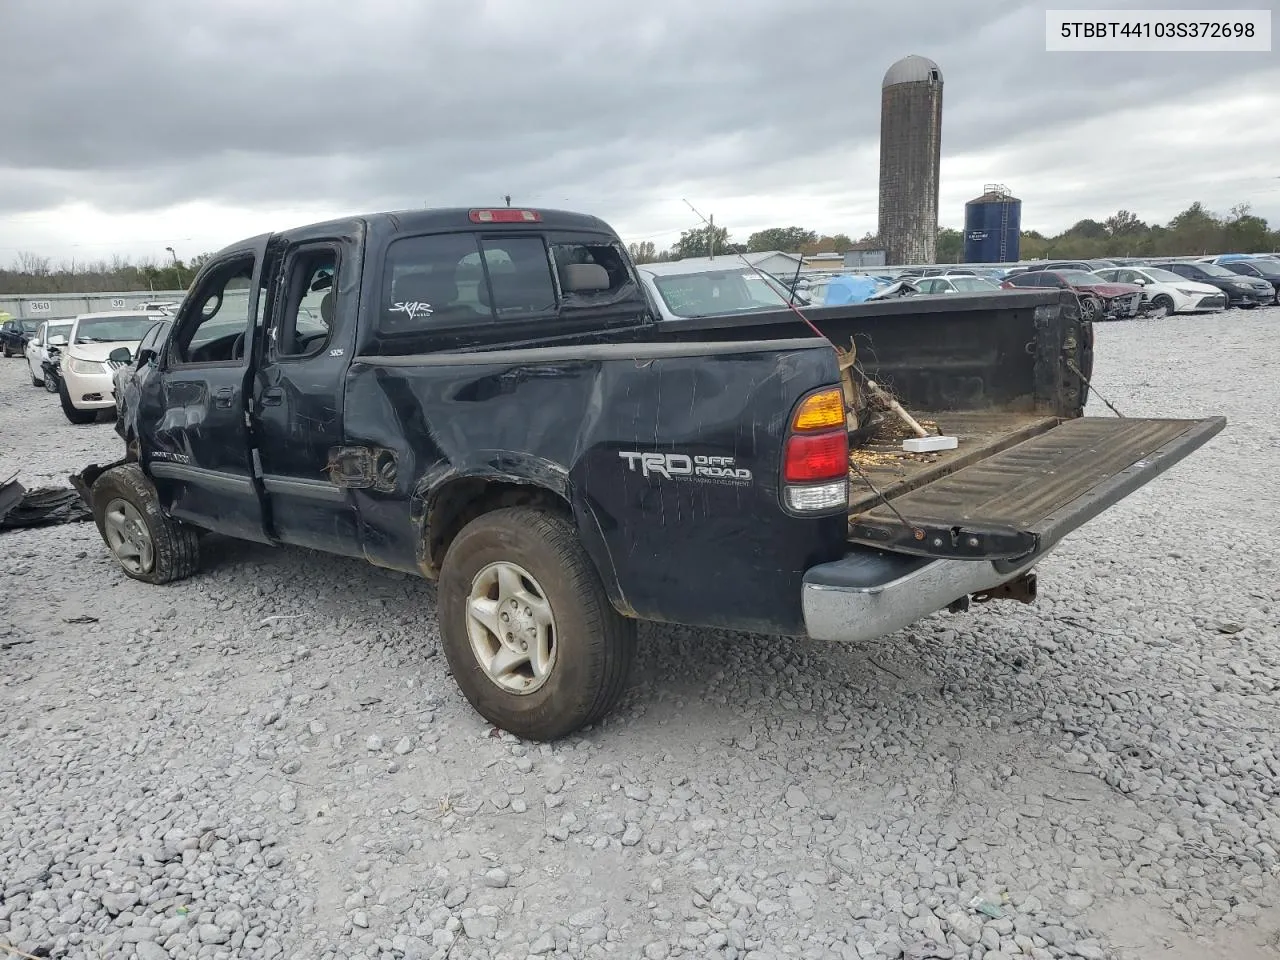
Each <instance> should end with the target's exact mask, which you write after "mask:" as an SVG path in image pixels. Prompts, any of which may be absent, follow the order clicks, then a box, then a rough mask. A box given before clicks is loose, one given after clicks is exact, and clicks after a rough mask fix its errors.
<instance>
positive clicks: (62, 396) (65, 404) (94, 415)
mask: <svg viewBox="0 0 1280 960" xmlns="http://www.w3.org/2000/svg"><path fill="white" fill-rule="evenodd" d="M58 399H59V400H61V401H62V412H63V413H65V414H66V415H67V419H68V420H70V421H71V422H72V423H76V424H85V423H93V421H95V420H97V419H98V411H97V410H77V409H76V407H75V405H74V404H73V403H72V402H71V394H69V393H67V382H66V381H65V380H63V381H61V382H59V384H58Z"/></svg>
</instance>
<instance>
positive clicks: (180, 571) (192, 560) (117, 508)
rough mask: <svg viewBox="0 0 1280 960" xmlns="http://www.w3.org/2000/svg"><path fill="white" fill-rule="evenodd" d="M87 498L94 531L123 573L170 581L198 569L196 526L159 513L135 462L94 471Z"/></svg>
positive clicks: (153, 494) (157, 503) (145, 579)
mask: <svg viewBox="0 0 1280 960" xmlns="http://www.w3.org/2000/svg"><path fill="white" fill-rule="evenodd" d="M91 499H92V500H93V519H94V522H96V523H97V525H98V532H99V533H100V534H102V539H103V541H104V542H105V543H106V544H107V548H108V549H109V550H110V551H111V555H112V556H113V557H115V559H116V562H117V563H119V564H120V568H121V569H122V570H124V572H125V574H127V575H128V576H130V577H132V578H133V579H135V580H141V581H142V582H143V583H171V582H173V581H174V580H183V579H185V578H187V577H189V576H191V575H192V574H194V573H195V572H196V571H197V570H199V569H200V544H199V540H198V539H197V536H196V531H195V530H194V529H193V528H192V527H188V526H186V525H184V524H181V523H179V522H177V521H176V520H172V519H170V518H169V517H167V516H165V513H164V511H163V510H162V509H161V508H160V500H159V498H158V497H157V496H156V490H155V487H153V486H152V485H151V481H150V480H148V479H147V476H146V474H144V473H143V472H142V468H141V467H139V466H138V465H137V464H136V463H126V464H123V465H121V466H118V467H112V468H111V469H110V470H108V471H107V472H106V473H104V474H103V475H102V476H100V477H99V478H98V479H97V481H96V482H95V483H94V485H93V491H92V496H91ZM144 542H145V543H146V546H145V547H141V545H142V544H143V543H144ZM139 547H141V549H139Z"/></svg>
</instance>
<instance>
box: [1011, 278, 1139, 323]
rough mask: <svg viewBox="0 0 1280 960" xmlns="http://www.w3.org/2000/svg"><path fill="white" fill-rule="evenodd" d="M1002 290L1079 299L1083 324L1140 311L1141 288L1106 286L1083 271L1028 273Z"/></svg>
mask: <svg viewBox="0 0 1280 960" xmlns="http://www.w3.org/2000/svg"><path fill="white" fill-rule="evenodd" d="M1002 285H1003V286H1005V287H1007V288H1009V289H1011V290H1017V289H1024V288H1027V287H1057V288H1058V289H1060V290H1071V291H1073V292H1074V293H1075V294H1076V296H1078V297H1079V298H1080V315H1081V317H1082V318H1083V319H1085V320H1124V319H1127V318H1128V317H1136V316H1138V314H1139V313H1140V312H1141V311H1142V309H1143V305H1142V288H1141V287H1140V286H1138V285H1137V284H1133V283H1110V282H1109V281H1107V280H1103V279H1102V278H1101V277H1100V276H1098V275H1097V274H1096V273H1086V272H1085V271H1084V270H1031V271H1028V272H1026V273H1018V274H1014V275H1013V276H1012V277H1010V278H1009V279H1008V280H1006V281H1005V282H1004V283H1003V284H1002Z"/></svg>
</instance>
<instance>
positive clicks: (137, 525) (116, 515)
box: [102, 498, 156, 573]
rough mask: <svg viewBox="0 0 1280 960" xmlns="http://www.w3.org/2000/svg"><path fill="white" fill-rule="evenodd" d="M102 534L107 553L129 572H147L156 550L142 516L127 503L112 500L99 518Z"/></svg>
mask: <svg viewBox="0 0 1280 960" xmlns="http://www.w3.org/2000/svg"><path fill="white" fill-rule="evenodd" d="M102 535H103V537H104V538H105V539H106V541H107V546H108V547H110V548H111V554H112V556H114V557H115V558H116V560H117V561H119V563H120V566H122V567H124V568H125V569H126V570H128V571H129V572H130V573H148V572H149V571H150V570H151V568H152V566H153V565H154V564H155V556H156V550H155V545H154V544H153V543H152V542H151V532H150V531H149V530H148V529H147V524H146V521H144V520H143V519H142V514H141V513H139V512H138V508H137V507H135V506H134V505H133V504H132V503H130V502H129V501H128V500H121V499H119V498H116V499H115V500H112V501H111V502H110V503H108V504H107V509H106V511H105V512H104V513H103V515H102Z"/></svg>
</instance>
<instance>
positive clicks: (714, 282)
mask: <svg viewBox="0 0 1280 960" xmlns="http://www.w3.org/2000/svg"><path fill="white" fill-rule="evenodd" d="M636 272H637V273H639V274H640V280H641V282H643V283H644V285H645V287H646V288H647V289H648V291H649V294H650V298H651V299H652V300H653V301H654V305H655V306H657V308H658V312H659V313H660V314H661V316H662V319H663V320H684V319H689V318H692V317H713V316H725V315H733V314H738V313H757V312H762V311H765V310H785V309H787V304H788V303H789V302H790V300H791V293H790V292H789V291H788V290H787V288H786V287H785V286H783V285H782V284H781V283H779V282H777V281H776V280H773V279H770V278H769V277H767V276H763V275H761V274H759V273H757V272H756V271H755V270H753V269H752V268H751V267H750V266H748V265H747V264H745V263H743V262H742V261H741V260H739V259H738V258H737V257H735V256H733V255H732V254H726V255H725V256H724V257H716V258H715V259H714V260H712V259H711V258H709V257H696V258H692V259H691V260H674V261H671V262H669V263H642V264H640V265H639V266H637V267H636Z"/></svg>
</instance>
